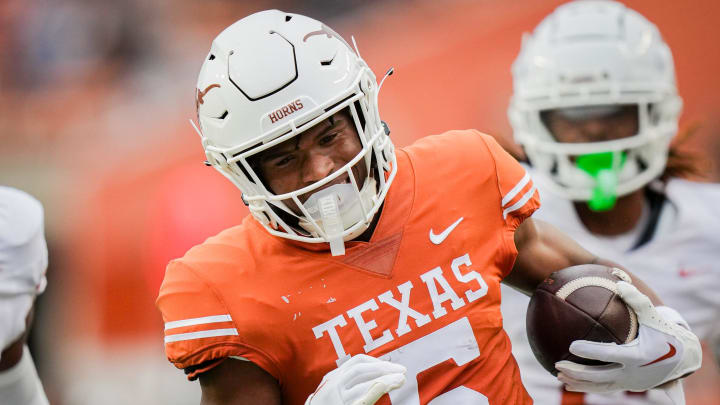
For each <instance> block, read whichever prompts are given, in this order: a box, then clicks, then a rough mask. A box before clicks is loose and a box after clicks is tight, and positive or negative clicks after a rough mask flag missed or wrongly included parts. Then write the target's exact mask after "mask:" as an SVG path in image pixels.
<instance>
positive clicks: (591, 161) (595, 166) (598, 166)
mask: <svg viewBox="0 0 720 405" xmlns="http://www.w3.org/2000/svg"><path fill="white" fill-rule="evenodd" d="M625 157H626V155H625V152H601V153H590V154H587V155H581V156H578V158H577V159H576V160H575V165H576V166H577V167H578V168H579V169H580V170H582V171H584V172H586V173H587V174H589V175H590V176H592V177H593V179H595V187H594V188H593V191H592V197H591V198H590V200H589V201H588V207H590V209H591V210H593V211H609V210H611V209H612V208H613V207H614V206H615V202H616V201H617V185H618V174H619V173H620V169H621V168H622V167H623V165H624V164H625Z"/></svg>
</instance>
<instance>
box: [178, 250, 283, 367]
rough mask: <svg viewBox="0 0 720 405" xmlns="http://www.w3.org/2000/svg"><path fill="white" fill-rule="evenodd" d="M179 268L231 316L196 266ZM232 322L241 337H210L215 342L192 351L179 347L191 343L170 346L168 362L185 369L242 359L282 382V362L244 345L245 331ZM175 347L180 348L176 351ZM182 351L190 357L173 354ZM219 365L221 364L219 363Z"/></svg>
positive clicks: (223, 302) (215, 290) (186, 265)
mask: <svg viewBox="0 0 720 405" xmlns="http://www.w3.org/2000/svg"><path fill="white" fill-rule="evenodd" d="M176 265H179V266H182V267H184V268H185V269H186V270H188V272H189V273H191V274H192V275H193V276H194V277H195V278H196V279H197V280H198V282H201V283H203V284H204V285H205V287H206V288H207V289H208V291H211V292H212V294H213V295H214V296H215V299H217V300H218V302H219V303H220V304H221V305H222V307H223V308H225V310H226V311H227V313H231V311H229V310H228V305H227V304H226V302H225V300H224V299H223V297H222V294H220V293H219V292H218V291H217V289H215V288H214V287H213V286H212V285H211V284H210V283H208V282H207V281H206V280H205V279H203V278H202V277H200V274H199V272H197V271H196V270H195V269H194V268H193V267H192V266H190V265H188V264H186V263H183V262H176ZM229 322H231V323H232V325H233V326H234V327H235V329H236V330H237V333H238V335H235V336H227V337H222V338H218V337H211V338H208V339H211V340H210V342H211V343H209V344H205V345H202V346H197V347H195V348H192V349H190V348H185V350H181V349H180V347H181V346H180V347H179V346H178V344H182V343H186V342H187V341H184V342H182V341H181V342H169V343H166V344H165V351H166V353H167V354H168V360H170V362H172V363H173V364H174V365H175V367H177V368H181V369H185V368H188V367H191V366H197V365H200V364H202V363H205V362H208V361H212V360H222V359H225V358H228V357H230V356H240V357H244V358H247V359H248V360H250V361H252V362H253V363H255V364H256V365H258V366H259V367H260V368H262V369H263V370H265V371H267V372H268V373H269V374H270V375H272V376H273V377H275V379H277V380H278V381H282V373H281V370H282V368H280V367H278V361H277V360H276V359H275V358H273V357H272V356H271V355H270V354H269V353H267V352H265V351H264V350H262V349H259V348H257V347H254V346H252V345H249V344H247V343H245V342H242V329H241V328H239V327H238V324H237V323H236V321H235V319H233V320H232V321H229ZM226 324H227V323H226ZM220 339H222V340H220ZM212 340H215V342H212ZM218 340H220V341H218ZM173 346H174V347H176V348H177V349H176V350H173ZM178 351H181V352H185V353H186V354H184V355H181V356H172V355H171V353H173V352H178ZM217 364H219V362H218V363H217ZM217 364H213V365H210V366H209V367H208V368H207V369H206V370H205V371H207V370H210V369H212V368H213V367H215V366H217ZM198 374H199V373H198Z"/></svg>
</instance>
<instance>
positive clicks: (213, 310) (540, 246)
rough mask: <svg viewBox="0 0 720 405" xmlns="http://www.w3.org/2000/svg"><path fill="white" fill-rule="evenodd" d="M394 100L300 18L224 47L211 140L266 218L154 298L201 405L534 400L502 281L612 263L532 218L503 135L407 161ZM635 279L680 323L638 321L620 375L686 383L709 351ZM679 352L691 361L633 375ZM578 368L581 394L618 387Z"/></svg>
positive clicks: (238, 30)
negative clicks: (504, 321)
mask: <svg viewBox="0 0 720 405" xmlns="http://www.w3.org/2000/svg"><path fill="white" fill-rule="evenodd" d="M381 84H382V82H381ZM378 90H379V86H378V84H377V83H376V79H375V75H374V74H373V73H372V71H371V70H370V69H369V68H368V66H367V64H366V63H365V62H364V61H363V60H362V59H361V58H360V56H359V53H358V52H357V47H356V48H355V51H353V49H352V48H351V47H350V46H349V45H348V44H347V42H345V40H343V39H342V38H341V37H340V36H339V35H338V34H337V33H336V32H334V31H333V30H332V29H330V28H329V27H327V26H326V25H324V24H322V23H321V22H319V21H316V20H313V19H310V18H307V17H304V16H301V15H297V14H289V13H283V12H281V11H278V10H271V11H264V12H260V13H256V14H253V15H250V16H248V17H246V18H244V19H242V20H240V21H238V22H236V23H235V24H233V25H231V26H230V27H228V28H227V29H226V30H225V31H223V32H222V33H221V34H220V35H219V36H218V37H217V38H216V39H215V40H214V41H213V44H212V46H211V49H210V53H209V54H208V55H207V56H206V58H205V61H204V63H203V66H202V68H201V71H200V75H199V78H198V84H197V92H196V105H197V113H198V120H199V124H200V128H199V130H198V132H199V133H200V136H201V139H202V144H203V147H204V149H205V153H206V156H207V159H208V163H209V164H211V165H212V166H214V167H215V168H216V169H217V170H218V171H219V172H221V173H222V174H223V175H224V176H226V177H227V178H228V179H229V180H231V181H232V182H233V183H234V184H235V185H236V186H237V187H238V188H239V189H240V190H241V191H242V193H243V200H244V201H245V202H246V204H247V205H248V206H249V209H250V213H251V215H249V216H248V217H246V218H245V219H244V221H243V222H242V223H241V224H240V225H238V226H236V227H233V228H230V229H228V230H226V231H224V232H222V233H220V234H218V235H217V236H214V237H211V238H209V239H208V240H207V241H206V242H205V243H203V244H201V245H199V246H196V247H194V248H192V249H191V250H190V251H188V252H187V254H186V255H185V256H184V257H183V258H181V259H177V260H174V261H172V262H170V264H169V265H168V268H167V271H166V274H165V279H164V281H163V285H162V287H161V289H160V293H159V297H158V300H157V305H158V307H159V309H160V310H161V312H162V315H163V319H164V321H165V350H166V353H167V356H168V358H169V360H170V361H171V362H173V363H174V364H175V366H176V367H178V368H182V369H184V371H185V373H187V374H188V375H189V378H191V379H195V378H199V380H200V386H201V388H202V403H203V404H250V403H252V404H256V403H262V404H280V403H283V404H302V403H306V404H312V405H338V404H353V405H355V404H366V405H369V404H373V403H375V402H376V401H377V400H378V399H379V398H380V397H381V396H383V395H384V394H385V393H387V394H388V396H387V397H384V398H382V399H380V402H381V403H383V404H388V403H392V404H395V405H400V404H421V403H422V404H427V403H430V402H432V403H433V404H435V405H439V404H489V403H493V404H499V403H504V404H529V403H531V400H530V398H529V397H528V395H527V393H526V392H525V390H524V389H523V387H522V384H521V381H520V378H519V374H518V370H517V366H516V363H515V361H514V360H513V358H512V356H511V355H510V345H509V340H508V338H507V336H506V334H505V332H504V331H503V330H502V325H501V317H500V281H501V280H504V281H506V282H508V283H511V284H512V285H513V286H515V287H516V288H518V289H521V290H524V291H526V292H527V293H530V292H532V289H533V288H534V287H535V286H536V285H537V284H538V283H539V282H540V281H542V280H543V279H544V278H545V277H546V276H547V275H548V274H549V273H550V272H551V271H554V270H558V269H561V268H564V267H567V266H570V265H575V264H585V263H604V264H607V265H613V264H612V263H610V262H607V261H604V260H602V259H599V258H598V257H596V256H594V255H592V254H590V253H589V252H587V251H585V250H584V249H583V248H581V247H580V246H578V245H577V244H575V243H574V242H572V240H569V239H568V238H567V237H565V236H564V234H562V233H560V232H558V231H557V230H556V229H555V228H553V227H551V226H549V225H548V224H546V223H543V222H541V221H534V220H533V219H531V218H529V216H530V215H531V214H532V212H533V211H535V210H536V209H537V207H538V203H539V201H538V194H537V192H536V189H535V186H534V185H533V182H532V181H531V180H530V177H529V176H528V175H527V173H526V171H525V169H523V168H522V167H521V166H520V165H519V164H518V163H517V162H516V161H515V160H514V159H513V158H512V157H510V155H508V154H507V153H505V152H504V151H503V150H502V148H500V147H499V145H498V144H497V143H495V142H494V141H493V139H492V138H491V137H489V136H487V135H483V134H480V133H479V132H477V131H451V132H448V133H446V134H443V135H438V136H433V137H427V138H424V139H422V140H420V141H418V142H416V143H414V144H413V145H411V146H409V147H407V148H403V149H400V150H398V151H397V153H396V151H395V149H394V147H393V144H392V142H391V140H390V138H389V136H388V135H389V129H388V127H387V126H386V125H385V124H384V123H382V122H381V121H380V116H379V111H378V102H377V94H378ZM391 185H392V186H391ZM207 198H213V196H207ZM198 215H202V212H200V213H198ZM621 284H622V283H621ZM635 284H636V285H637V288H635V287H633V286H631V285H629V284H625V285H624V287H623V286H622V285H621V286H619V287H618V288H619V289H621V290H622V291H624V292H625V293H624V294H625V295H623V296H624V297H625V298H626V299H627V302H631V301H632V302H635V301H642V302H643V309H640V308H639V307H638V311H641V312H642V313H643V314H644V315H646V316H649V317H654V318H655V319H658V318H659V319H664V320H665V323H664V325H663V326H662V327H661V328H652V327H649V326H647V324H646V323H644V321H643V319H645V318H643V316H642V315H641V314H639V319H641V322H640V324H641V325H640V339H639V340H636V341H635V342H634V347H639V348H641V349H642V350H643V353H640V354H637V353H635V349H634V347H633V348H625V349H626V350H620V351H621V352H622V353H635V354H636V355H637V356H639V357H640V359H629V363H628V367H627V368H626V370H625V371H624V372H621V373H614V374H613V375H612V376H610V380H611V381H612V382H613V383H615V384H618V386H619V387H625V388H632V389H643V388H649V387H654V386H657V385H658V384H661V383H664V382H672V381H676V380H677V379H678V378H679V377H681V376H683V375H684V374H686V373H688V372H692V371H693V370H695V369H696V368H697V367H699V365H700V363H699V361H700V358H699V355H700V349H699V343H698V341H697V338H696V337H695V336H694V335H693V334H692V333H690V332H689V331H688V330H687V329H685V328H684V326H682V324H683V321H682V320H681V318H679V315H678V314H677V313H676V312H674V311H673V310H671V309H669V308H667V307H662V306H658V307H654V306H653V305H651V304H650V299H649V298H648V297H647V296H645V295H643V293H644V294H648V295H650V296H652V297H653V300H654V301H655V302H657V303H659V301H658V299H657V297H654V294H653V293H652V292H651V291H650V290H648V289H647V288H646V287H645V286H644V285H643V284H642V282H641V281H639V280H637V281H636V283H635ZM639 290H642V291H643V293H641V292H640V291H639ZM630 298H633V299H632V300H630ZM667 341H672V342H674V344H675V345H676V346H677V347H678V350H679V351H680V353H679V355H677V356H672V358H668V359H665V358H664V357H663V358H662V359H660V360H658V366H657V367H654V368H653V372H652V373H649V372H645V370H643V369H637V368H635V367H633V366H632V364H633V361H636V360H642V361H645V362H647V361H652V359H655V358H657V357H658V356H662V354H663V353H665V352H666V351H667V346H666V343H665V342H667ZM576 343H578V342H576ZM585 344H590V343H587V342H586V343H585ZM607 350H612V351H613V352H614V351H616V348H614V347H613V348H609V349H602V350H601V351H602V353H600V354H597V356H599V357H598V358H600V359H604V358H607V357H605V356H606V355H607V354H608V351H607ZM567 366H568V367H567V369H564V372H565V373H566V377H567V378H568V379H569V380H568V381H570V380H573V379H575V380H574V382H572V383H573V384H580V385H586V384H596V383H597V384H601V385H603V384H605V382H606V381H607V379H608V375H607V374H606V373H604V372H603V371H599V372H598V371H597V370H592V371H587V370H583V375H582V377H583V378H582V380H583V381H578V380H577V378H578V377H580V376H579V375H577V374H575V373H574V372H573V370H572V369H573V367H572V365H567ZM628 373H630V374H631V375H629V374H628Z"/></svg>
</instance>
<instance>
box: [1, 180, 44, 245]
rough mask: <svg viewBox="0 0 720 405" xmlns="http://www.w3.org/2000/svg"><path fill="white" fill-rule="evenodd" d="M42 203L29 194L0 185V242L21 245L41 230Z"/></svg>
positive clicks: (40, 232) (42, 220)
mask: <svg viewBox="0 0 720 405" xmlns="http://www.w3.org/2000/svg"><path fill="white" fill-rule="evenodd" d="M43 222H44V213H43V207H42V204H40V202H39V201H38V200H37V199H36V198H35V197H33V196H31V195H30V194H28V193H26V192H24V191H21V190H18V189H15V188H12V187H6V186H0V224H2V225H3V226H0V243H2V244H3V245H6V246H8V245H9V246H21V245H24V244H27V243H28V242H29V241H30V240H32V239H34V238H36V237H37V235H38V234H42V232H43V226H44V225H43Z"/></svg>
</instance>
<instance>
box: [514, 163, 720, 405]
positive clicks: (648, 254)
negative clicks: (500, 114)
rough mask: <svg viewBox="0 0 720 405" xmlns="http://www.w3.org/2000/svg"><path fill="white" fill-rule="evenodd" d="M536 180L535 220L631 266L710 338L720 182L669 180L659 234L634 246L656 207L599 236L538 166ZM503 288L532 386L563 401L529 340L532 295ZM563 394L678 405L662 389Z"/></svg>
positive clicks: (719, 308)
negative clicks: (619, 230) (613, 233)
mask: <svg viewBox="0 0 720 405" xmlns="http://www.w3.org/2000/svg"><path fill="white" fill-rule="evenodd" d="M533 179H534V181H535V183H536V184H537V185H538V188H539V189H540V191H541V195H540V198H541V202H542V205H541V208H540V209H539V210H538V211H536V212H535V214H534V215H533V218H536V219H540V220H544V221H546V222H549V223H551V224H553V225H554V226H556V227H558V228H559V229H560V230H562V231H563V232H565V233H567V234H568V235H569V236H570V237H572V238H573V239H574V240H576V241H577V242H578V243H579V244H580V245H581V246H583V247H584V248H586V249H587V250H589V251H591V252H592V253H594V254H596V255H598V256H600V257H602V258H605V259H609V260H612V261H614V262H616V263H619V264H621V265H622V266H625V267H626V268H627V269H629V270H630V271H631V272H633V273H634V274H635V275H637V276H638V277H640V278H641V279H642V280H643V281H645V282H646V283H647V284H648V285H649V286H650V288H652V289H653V290H654V291H656V292H657V293H658V295H659V296H660V297H661V298H662V300H663V303H664V304H665V305H667V306H669V307H671V308H674V309H676V310H677V311H678V312H680V314H682V316H683V317H684V318H685V320H687V321H688V323H689V324H690V327H691V328H692V330H693V332H694V333H695V334H697V335H698V337H700V339H709V338H710V336H709V335H710V334H711V333H712V332H713V329H716V328H717V326H718V324H720V293H719V291H720V233H718V230H719V229H720V211H718V207H720V185H718V184H707V183H697V182H691V181H686V180H679V179H673V180H671V181H669V183H668V184H667V187H666V189H665V196H666V200H665V202H664V203H663V205H662V208H661V210H660V214H659V219H658V221H657V225H656V227H655V231H654V232H653V233H652V237H651V238H650V239H649V240H648V241H647V242H646V243H644V244H642V245H641V246H639V247H637V248H634V249H633V247H634V246H635V243H636V242H637V240H638V239H639V237H640V234H641V233H642V232H643V230H644V229H645V228H646V225H647V224H648V223H649V221H650V220H649V218H648V214H647V211H649V210H647V209H646V210H644V211H646V213H645V216H644V217H643V218H641V220H640V221H639V223H638V226H636V229H634V230H633V231H630V232H629V233H628V234H626V235H621V236H619V237H614V238H607V237H598V236H595V235H592V234H591V233H589V232H588V230H587V229H586V228H585V227H584V225H583V224H582V222H580V219H579V217H578V216H577V213H576V211H575V209H574V208H573V205H572V202H571V201H569V200H566V199H563V198H561V197H558V196H556V195H553V194H551V193H550V192H544V193H543V192H542V184H543V182H544V181H548V180H547V179H545V178H544V177H543V176H542V175H541V174H540V173H537V172H534V173H533ZM502 294H503V295H502V306H501V308H502V313H503V322H504V327H505V329H506V331H507V333H508V335H509V336H510V339H511V341H512V345H513V347H512V352H513V355H514V356H515V358H516V359H517V362H518V364H519V366H520V373H521V376H522V380H523V383H524V385H525V387H526V388H527V390H528V392H529V393H530V395H531V396H532V397H533V399H534V400H535V402H536V403H537V404H540V405H560V404H561V401H562V399H563V398H562V396H563V392H562V384H561V383H560V382H559V381H558V380H557V379H556V378H555V377H554V376H552V375H551V374H550V373H548V372H547V371H546V370H545V369H544V368H542V366H540V364H539V363H538V362H537V360H535V356H534V355H533V353H532V351H531V349H530V346H529V344H528V340H527V334H526V332H525V315H526V311H527V305H528V302H529V297H527V296H525V295H523V294H521V293H519V292H517V291H515V290H513V289H512V288H509V287H507V286H503V290H502ZM564 395H566V396H568V398H566V401H568V400H569V397H570V396H574V397H576V399H577V397H578V396H581V395H584V401H585V402H584V403H585V404H588V405H596V404H607V405H610V404H618V403H622V404H671V403H672V402H670V400H669V399H668V397H667V396H666V395H665V394H664V392H663V391H660V390H650V391H648V392H646V393H623V392H619V393H615V394H611V395H598V394H578V393H569V394H568V393H566V394H564ZM562 403H568V402H562ZM572 403H579V402H572Z"/></svg>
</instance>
